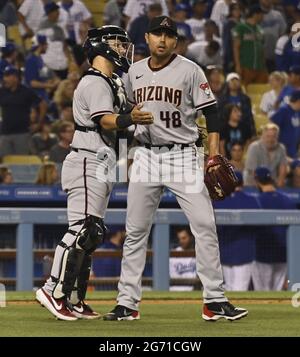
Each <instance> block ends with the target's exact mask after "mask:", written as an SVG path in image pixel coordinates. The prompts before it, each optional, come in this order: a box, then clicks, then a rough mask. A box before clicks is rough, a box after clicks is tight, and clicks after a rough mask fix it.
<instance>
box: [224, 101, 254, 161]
mask: <svg viewBox="0 0 300 357" xmlns="http://www.w3.org/2000/svg"><path fill="white" fill-rule="evenodd" d="M223 119H224V121H223V123H222V124H223V125H222V128H221V131H220V153H221V154H222V155H223V156H226V157H227V158H228V159H231V157H230V151H231V148H232V145H233V144H234V143H235V142H237V141H238V142H240V143H241V144H242V145H244V146H245V147H246V148H247V146H248V144H249V142H250V139H251V137H252V134H251V129H250V127H249V126H248V125H243V120H242V112H241V109H240V107H239V106H238V105H237V104H226V106H225V108H224V118H223Z"/></svg>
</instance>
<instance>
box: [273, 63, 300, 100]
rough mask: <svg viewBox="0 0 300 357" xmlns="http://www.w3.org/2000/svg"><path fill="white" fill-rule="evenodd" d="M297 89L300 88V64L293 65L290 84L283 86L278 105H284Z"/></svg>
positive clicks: (289, 76) (289, 77) (289, 75)
mask: <svg viewBox="0 0 300 357" xmlns="http://www.w3.org/2000/svg"><path fill="white" fill-rule="evenodd" d="M295 90H300V65H299V64H298V65H296V66H292V67H291V68H290V69H289V73H288V84H287V85H286V86H284V87H283V89H282V91H281V93H280V94H279V97H278V99H277V105H284V104H285V103H288V102H289V99H290V96H291V94H292V93H293V92H294V91H295Z"/></svg>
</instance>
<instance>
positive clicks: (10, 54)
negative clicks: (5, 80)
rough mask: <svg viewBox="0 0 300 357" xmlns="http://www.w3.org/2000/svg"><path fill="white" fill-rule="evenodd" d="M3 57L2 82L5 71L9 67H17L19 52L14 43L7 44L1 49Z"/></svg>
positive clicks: (0, 70) (0, 63) (0, 64)
mask: <svg viewBox="0 0 300 357" xmlns="http://www.w3.org/2000/svg"><path fill="white" fill-rule="evenodd" d="M1 52H2V57H1V59H0V80H2V77H3V72H4V69H5V68H6V67H7V66H16V61H17V56H18V51H17V47H16V45H15V44H14V43H13V42H7V43H6V46H5V47H3V48H2V49H1Z"/></svg>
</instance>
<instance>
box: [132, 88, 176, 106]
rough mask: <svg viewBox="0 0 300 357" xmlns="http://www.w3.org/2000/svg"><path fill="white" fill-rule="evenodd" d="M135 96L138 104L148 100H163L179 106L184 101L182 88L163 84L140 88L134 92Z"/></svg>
mask: <svg viewBox="0 0 300 357" xmlns="http://www.w3.org/2000/svg"><path fill="white" fill-rule="evenodd" d="M133 96H134V100H135V102H136V103H137V104H139V103H143V102H146V101H147V102H149V101H163V102H167V103H172V104H174V105H175V106H176V107H179V106H180V104H181V101H182V91H181V90H180V89H175V88H168V87H163V86H157V87H155V86H149V87H143V88H138V89H136V90H135V91H134V92H133Z"/></svg>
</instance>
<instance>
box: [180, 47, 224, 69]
mask: <svg viewBox="0 0 300 357" xmlns="http://www.w3.org/2000/svg"><path fill="white" fill-rule="evenodd" d="M193 51H194V50H193ZM187 56H188V57H189V58H190V59H191V60H192V61H194V62H196V63H197V64H199V65H200V66H201V67H202V68H205V67H207V66H210V65H216V66H222V62H223V60H222V56H221V51H220V45H219V43H218V42H217V41H211V42H208V44H207V45H204V46H201V47H200V46H199V47H198V48H197V56H196V57H194V55H192V54H191V52H188V53H187Z"/></svg>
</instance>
